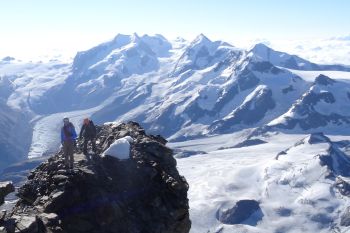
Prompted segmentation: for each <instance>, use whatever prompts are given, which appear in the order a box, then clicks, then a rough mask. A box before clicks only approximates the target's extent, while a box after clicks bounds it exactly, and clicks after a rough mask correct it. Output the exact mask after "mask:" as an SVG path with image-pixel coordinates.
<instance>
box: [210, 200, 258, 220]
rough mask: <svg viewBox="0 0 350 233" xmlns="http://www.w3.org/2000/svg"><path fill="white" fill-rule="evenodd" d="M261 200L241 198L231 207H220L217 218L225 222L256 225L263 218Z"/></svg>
mask: <svg viewBox="0 0 350 233" xmlns="http://www.w3.org/2000/svg"><path fill="white" fill-rule="evenodd" d="M262 216H263V214H262V212H261V209H260V205H259V202H257V201H255V200H240V201H238V202H237V203H235V205H234V206H233V207H232V208H230V209H219V210H218V211H217V213H216V218H217V219H218V220H219V221H220V222H222V223H224V224H230V225H234V224H247V225H256V224H257V222H259V221H260V220H261V219H262Z"/></svg>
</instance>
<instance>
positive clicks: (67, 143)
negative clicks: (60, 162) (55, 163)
mask: <svg viewBox="0 0 350 233" xmlns="http://www.w3.org/2000/svg"><path fill="white" fill-rule="evenodd" d="M63 124H64V125H63V127H62V129H61V143H62V146H63V155H64V162H65V165H66V167H67V168H68V169H73V163H74V157H73V154H74V148H75V139H76V138H77V133H76V132H75V128H74V125H73V124H72V123H71V122H69V119H68V117H65V118H63Z"/></svg>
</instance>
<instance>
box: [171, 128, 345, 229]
mask: <svg viewBox="0 0 350 233" xmlns="http://www.w3.org/2000/svg"><path fill="white" fill-rule="evenodd" d="M241 136H242V135H241V134H228V135H221V136H218V137H211V138H206V139H197V140H192V141H187V142H181V143H170V144H169V146H170V147H172V148H174V149H182V150H191V151H196V150H197V151H205V152H207V154H200V155H194V156H191V157H187V158H180V159H177V162H178V169H179V172H180V173H181V175H184V176H185V177H186V179H187V181H188V183H189V185H190V189H189V200H190V217H191V220H192V229H191V232H192V233H203V232H222V233H223V232H232V233H233V232H269V233H270V232H295V233H296V232H331V231H332V229H333V226H334V225H335V224H337V225H339V219H340V214H341V213H342V212H343V211H344V209H345V208H346V207H347V206H348V205H349V200H347V198H344V197H343V196H342V195H341V194H339V193H338V191H337V190H336V189H335V188H334V187H333V186H332V185H333V183H334V181H331V180H328V179H325V175H326V172H327V169H326V167H325V166H324V167H323V166H321V165H320V162H319V158H318V156H317V155H319V154H326V153H327V149H328V148H329V145H328V143H320V144H314V145H310V144H308V143H304V144H300V145H295V143H296V142H298V141H300V140H302V139H303V138H305V137H307V135H297V134H296V135H286V134H278V135H270V136H269V137H264V138H262V139H263V140H265V141H267V142H268V143H266V144H262V145H257V146H250V147H243V148H236V149H225V150H218V148H220V147H222V146H224V147H227V146H229V145H231V146H233V145H235V144H237V143H238V142H240V141H241ZM337 139H340V138H339V137H337ZM342 139H344V138H342ZM288 148H290V150H288V152H287V154H286V155H281V156H279V159H278V160H276V155H277V154H278V153H279V152H281V151H284V150H286V149H288ZM242 199H254V200H257V201H259V202H260V207H261V209H262V212H263V218H262V220H261V221H260V222H258V224H257V225H256V226H250V225H243V224H238V225H225V224H222V223H220V222H219V221H218V220H217V219H216V217H215V216H216V212H217V210H218V209H219V208H220V207H221V206H225V207H233V205H234V203H235V202H236V201H238V200H242ZM334 219H335V222H333V220H334Z"/></svg>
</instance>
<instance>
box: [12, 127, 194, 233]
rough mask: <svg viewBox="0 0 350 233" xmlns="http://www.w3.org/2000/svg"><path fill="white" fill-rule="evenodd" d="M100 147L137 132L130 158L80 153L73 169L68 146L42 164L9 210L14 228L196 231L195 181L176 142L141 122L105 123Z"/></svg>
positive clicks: (100, 231)
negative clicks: (179, 165) (176, 153)
mask: <svg viewBox="0 0 350 233" xmlns="http://www.w3.org/2000/svg"><path fill="white" fill-rule="evenodd" d="M98 131H99V133H98V141H97V142H98V143H97V145H98V153H99V154H102V153H103V152H104V151H105V150H106V149H107V148H108V147H109V146H110V145H111V144H112V143H113V142H114V141H115V140H117V139H119V138H122V137H125V136H130V137H132V138H133V142H132V143H131V147H130V158H129V159H125V160H119V159H117V158H115V157H111V156H108V155H107V156H105V157H101V156H99V155H92V156H84V155H82V154H80V153H77V154H75V165H74V166H75V167H74V170H66V169H65V168H64V165H63V160H62V153H61V152H59V153H58V154H56V155H54V156H53V157H51V158H49V159H48V161H46V162H44V163H42V164H41V165H39V166H38V167H37V168H36V169H35V170H33V171H32V172H31V173H30V175H29V176H28V181H27V182H26V183H25V184H24V185H23V186H22V187H21V188H20V189H19V192H18V196H19V198H20V199H19V201H18V203H17V204H16V206H15V207H14V209H13V210H12V211H11V212H10V213H9V214H8V216H7V217H6V228H7V229H8V232H14V231H15V229H17V230H16V232H17V231H18V229H21V232H28V233H34V232H38V233H41V232H68V233H69V232H74V233H78V232H91V233H94V232H96V233H97V232H98V233H103V232H111V233H112V232H118V233H124V232H125V233H127V232H135V233H138V232H144V233H146V232H149V233H157V232H162V233H163V232H164V233H165V232H167V233H185V232H189V229H190V226H191V222H190V220H189V212H188V209H189V206H188V199H187V191H188V184H187V182H186V180H185V179H184V177H182V176H180V175H179V173H178V171H177V169H176V160H175V159H174V158H173V155H172V150H170V149H169V148H168V147H166V146H165V143H166V140H165V139H163V138H162V137H160V136H148V135H146V134H145V131H144V130H143V129H142V128H141V127H140V126H139V125H138V124H137V123H133V122H129V123H128V124H120V125H116V124H109V125H104V126H102V127H99V128H98Z"/></svg>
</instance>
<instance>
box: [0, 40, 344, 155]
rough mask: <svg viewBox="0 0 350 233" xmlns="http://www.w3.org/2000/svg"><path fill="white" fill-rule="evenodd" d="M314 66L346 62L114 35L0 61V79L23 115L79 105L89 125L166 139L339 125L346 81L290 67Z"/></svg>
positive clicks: (215, 43) (323, 67)
mask: <svg viewBox="0 0 350 233" xmlns="http://www.w3.org/2000/svg"><path fill="white" fill-rule="evenodd" d="M322 70H328V71H343V72H346V71H350V68H349V67H346V66H341V65H319V64H315V63H312V62H309V61H307V60H305V59H302V58H300V57H298V56H296V55H289V54H287V53H283V52H278V51H275V50H273V49H271V48H269V47H267V46H266V45H263V44H257V45H256V46H254V47H253V48H252V49H251V50H244V49H239V48H236V47H234V46H232V45H230V44H228V43H226V42H223V41H211V40H210V39H208V38H207V37H206V36H204V35H202V34H201V35H199V36H198V37H196V38H195V39H194V40H193V41H191V42H188V41H186V40H184V39H181V38H178V39H176V40H174V41H169V40H167V39H166V38H164V37H163V36H161V35H155V36H148V35H144V36H139V35H137V34H133V35H120V34H119V35H117V36H116V37H115V38H114V39H113V40H111V41H108V42H105V43H103V44H100V45H98V46H96V47H94V48H92V49H90V50H87V51H83V52H79V53H78V54H77V55H76V56H75V58H74V60H73V62H72V63H71V64H61V63H59V62H57V61H51V62H49V63H38V64H30V65H28V64H22V63H21V62H19V61H16V60H15V59H11V60H3V61H2V62H0V72H1V73H0V76H3V78H6V79H8V80H9V81H10V82H11V83H13V84H14V86H13V87H11V89H7V90H8V92H9V93H8V94H7V96H6V98H4V101H5V102H6V103H7V105H9V106H10V107H11V108H16V107H17V108H18V106H20V108H21V110H22V112H24V114H25V115H26V117H27V118H25V119H26V120H25V122H29V120H30V119H31V118H33V117H35V116H37V115H45V116H50V115H52V114H55V113H64V112H71V111H77V110H81V111H86V113H88V114H89V115H91V118H92V119H94V121H95V122H96V123H103V122H106V121H120V122H125V121H128V120H134V121H137V122H140V123H141V124H142V125H143V126H144V127H145V129H146V130H147V131H148V132H150V133H155V134H161V135H163V136H165V137H167V138H168V139H169V140H172V141H176V140H177V141H178V140H186V139H189V138H193V137H198V136H203V135H210V134H221V133H230V132H235V131H239V130H242V129H247V128H258V131H257V132H262V131H266V130H289V131H293V132H296V131H298V132H299V131H301V132H304V131H307V132H314V131H325V132H326V133H333V132H343V131H344V130H343V129H344V126H348V125H349V123H350V118H349V117H350V111H349V110H348V109H350V101H349V99H350V91H348V90H350V84H349V83H348V82H346V81H341V80H339V79H336V80H332V79H331V78H330V77H326V76H324V75H321V76H320V77H318V78H317V79H315V80H314V81H310V80H308V79H303V78H302V77H300V76H299V75H298V74H297V73H298V72H300V71H320V73H322ZM294 71H298V72H294ZM53 73H54V74H55V75H53ZM39 74H40V75H39ZM36 75H37V76H36ZM50 75H51V76H52V77H51V76H50ZM33 77H34V78H33ZM41 77H45V79H43V80H42V81H41V82H40V83H39V82H38V81H37V80H41V79H40V78H41ZM50 77H51V78H50ZM314 78H316V77H314ZM336 78H337V77H336ZM23 80H26V82H24V81H23ZM35 80H36V81H35ZM21 81H23V82H21ZM5 85H8V84H6V82H1V83H0V88H3V86H5ZM5 108H6V107H5ZM0 121H1V122H0V124H4V122H5V121H6V118H4V119H0ZM35 123H36V121H32V127H34V128H35ZM51 123H52V124H56V125H59V124H60V122H59V120H56V121H55V122H51ZM9 124H10V125H11V122H10V123H9ZM21 128H24V129H26V128H27V127H26V126H25V125H23V126H21ZM345 133H346V134H348V132H345ZM0 134H1V135H0V138H3V137H5V136H4V133H3V132H1V133H0ZM27 135H28V137H29V138H30V133H28V134H27ZM25 149H28V146H26V147H25V148H24V149H22V150H25Z"/></svg>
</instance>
